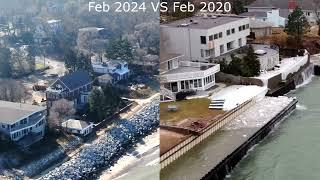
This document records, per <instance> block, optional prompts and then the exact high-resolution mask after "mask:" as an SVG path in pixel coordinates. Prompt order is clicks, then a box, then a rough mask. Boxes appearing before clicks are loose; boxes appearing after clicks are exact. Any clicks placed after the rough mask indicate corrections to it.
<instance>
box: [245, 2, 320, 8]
mask: <svg viewBox="0 0 320 180" xmlns="http://www.w3.org/2000/svg"><path fill="white" fill-rule="evenodd" d="M295 2H296V3H297V5H298V6H299V7H301V9H304V10H314V9H315V5H316V4H315V3H314V2H313V1H312V0H296V1H295ZM318 6H319V5H318ZM247 7H270V8H271V7H275V8H281V9H289V1H287V0H256V1H255V2H253V3H251V4H250V5H249V6H247Z"/></svg>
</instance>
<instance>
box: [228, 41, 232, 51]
mask: <svg viewBox="0 0 320 180" xmlns="http://www.w3.org/2000/svg"><path fill="white" fill-rule="evenodd" d="M232 49H234V41H231V42H228V43H227V51H230V50H232Z"/></svg>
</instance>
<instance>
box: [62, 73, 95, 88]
mask: <svg viewBox="0 0 320 180" xmlns="http://www.w3.org/2000/svg"><path fill="white" fill-rule="evenodd" d="M59 80H60V81H61V82H62V83H63V84H64V85H66V86H67V87H68V88H69V89H70V90H74V89H77V88H79V87H81V86H84V85H86V84H89V83H90V82H92V80H91V77H90V75H89V73H88V72H86V71H76V72H72V73H70V74H67V75H65V76H62V77H60V78H59Z"/></svg>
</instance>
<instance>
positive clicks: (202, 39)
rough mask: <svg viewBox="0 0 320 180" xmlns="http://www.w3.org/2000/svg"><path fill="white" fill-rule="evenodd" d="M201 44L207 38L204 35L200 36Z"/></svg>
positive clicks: (204, 42) (205, 41) (205, 42)
mask: <svg viewBox="0 0 320 180" xmlns="http://www.w3.org/2000/svg"><path fill="white" fill-rule="evenodd" d="M200 41H201V44H207V39H206V37H205V36H200Z"/></svg>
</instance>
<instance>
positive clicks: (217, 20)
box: [162, 15, 246, 29]
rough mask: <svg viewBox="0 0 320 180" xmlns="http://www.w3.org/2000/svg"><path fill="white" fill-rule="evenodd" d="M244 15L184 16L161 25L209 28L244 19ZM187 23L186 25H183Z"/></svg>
mask: <svg viewBox="0 0 320 180" xmlns="http://www.w3.org/2000/svg"><path fill="white" fill-rule="evenodd" d="M244 18H246V17H243V16H236V15H214V18H211V17H207V18H205V17H202V16H194V17H190V18H185V19H181V20H177V21H173V22H171V23H169V24H163V25H162V26H163V27H165V26H167V27H168V26H169V27H180V28H188V29H189V28H190V29H210V28H213V27H217V26H221V25H225V24H228V23H231V22H234V21H238V20H241V19H244ZM185 25H187V26H185Z"/></svg>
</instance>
